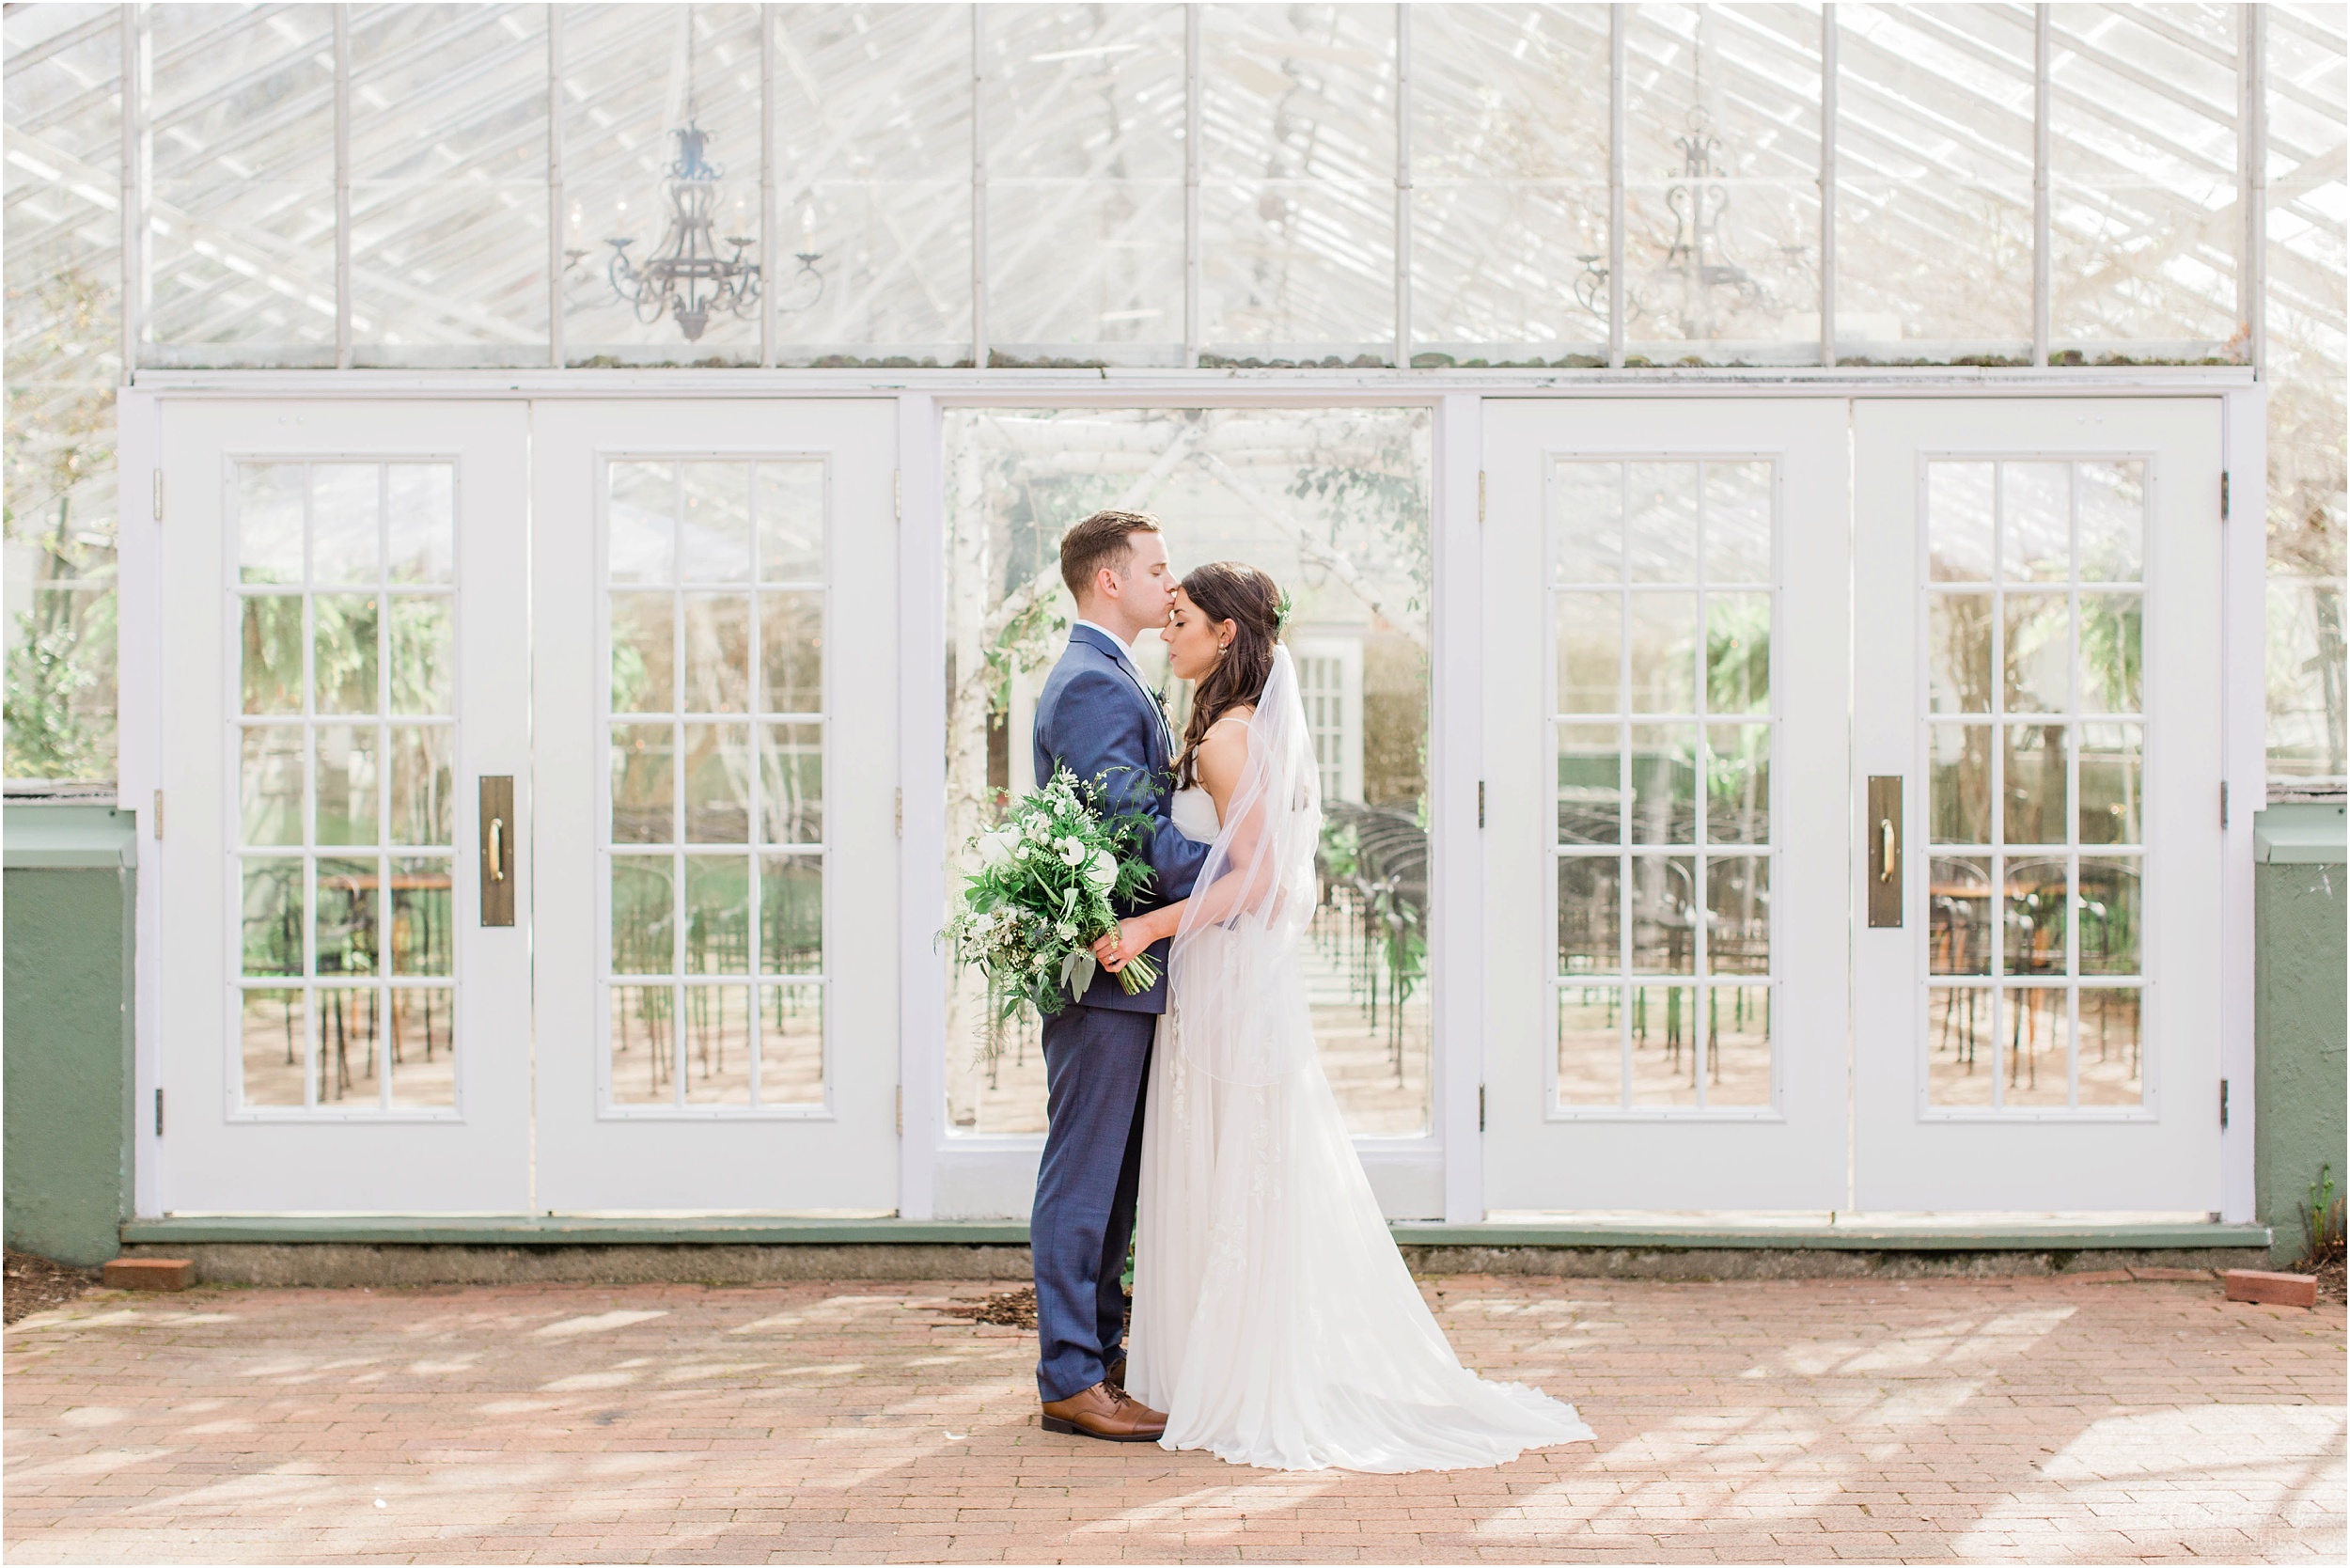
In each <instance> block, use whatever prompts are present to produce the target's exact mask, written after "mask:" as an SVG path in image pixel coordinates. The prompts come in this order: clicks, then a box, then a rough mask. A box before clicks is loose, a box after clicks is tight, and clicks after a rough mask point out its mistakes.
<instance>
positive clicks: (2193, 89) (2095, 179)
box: [2049, 6, 2241, 359]
mask: <svg viewBox="0 0 2350 1568" xmlns="http://www.w3.org/2000/svg"><path fill="white" fill-rule="evenodd" d="M2050 16H2051V18H2052V19H2053V31H2054V34H2055V55H2054V58H2053V59H2052V60H2051V62H2050V65H2049V78H2050V83H2051V95H2052V102H2051V105H2050V109H2049V115H2050V127H2051V134H2052V139H2053V143H2054V149H2053V152H2052V155H2051V156H2052V160H2053V167H2052V168H2051V170H2050V217H2049V222H2050V226H2051V231H2052V232H2051V238H2052V243H2053V249H2054V258H2053V261H2054V267H2055V273H2054V276H2055V278H2056V282H2055V284H2054V288H2053V292H2052V294H2051V297H2050V300H2049V330H2050V333H2051V335H2052V337H2053V339H2054V340H2055V342H2056V343H2058V344H2063V345H2070V346H2074V347H2076V348H2077V349H2079V350H2081V351H2082V352H2084V353H2088V354H2090V355H2091V356H2092V357H2093V356H2095V355H2096V354H2097V353H2100V352H2119V353H2123V354H2124V355H2129V356H2139V355H2144V356H2150V357H2155V358H2164V359H2200V358H2202V357H2205V356H2206V355H2218V354H2222V353H2231V352H2232V351H2230V350H2229V348H2228V344H2229V340H2230V339H2231V338H2233V337H2234V336H2235V333H2236V327H2237V323H2238V315H2237V311H2236V305H2235V253H2236V250H2237V249H2238V245H2239V242H2238V234H2239V232H2240V224H2239V221H2238V219H2237V216H2236V213H2235V211H2234V205H2235V191H2236V144H2235V92H2236V87H2235V20H2234V9H2233V8H2232V7H2227V6H2147V7H2127V8H2123V7H2112V6H2060V7H2057V8H2054V9H2053V10H2052V11H2051V12H2050ZM2233 353H2234V355H2235V356H2236V357H2241V346H2240V345H2238V347H2237V348H2236V349H2235V350H2234V351H2233Z"/></svg>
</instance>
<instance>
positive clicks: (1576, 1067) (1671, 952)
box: [1548, 457, 1778, 1110]
mask: <svg viewBox="0 0 2350 1568" xmlns="http://www.w3.org/2000/svg"><path fill="white" fill-rule="evenodd" d="M1548 510H1549V519H1550V534H1551V551H1550V559H1551V563H1552V568H1551V569H1552V572H1553V577H1554V581H1555V583H1556V585H1557V588H1556V591H1555V592H1554V593H1553V594H1552V595H1551V603H1550V614H1551V646H1552V649H1553V654H1554V656H1553V659H1552V661H1551V666H1552V668H1553V669H1554V671H1555V676H1554V679H1555V681H1556V697H1555V698H1554V700H1553V702H1552V703H1551V707H1552V709H1553V711H1554V713H1556V714H1557V717H1556V718H1555V719H1554V721H1553V723H1554V729H1555V735H1556V744H1557V750H1558V758H1559V778H1558V790H1559V807H1558V819H1559V837H1558V845H1559V848H1558V855H1559V882H1558V887H1559V893H1558V902H1557V905H1556V909H1555V917H1556V919H1557V921H1558V932H1559V969H1558V973H1559V980H1558V1004H1557V1005H1558V1019H1559V1041H1558V1058H1557V1074H1556V1080H1555V1090H1556V1100H1557V1105H1558V1106H1559V1109H1561V1110H1574V1109H1630V1108H1632V1107H1635V1106H1674V1107H1680V1108H1683V1109H1688V1110H1738V1109H1759V1108H1767V1107H1768V1106H1770V1105H1772V1104H1773V1102H1774V1099H1775V1093H1774V1086H1773V1080H1772V1074H1771V1011H1772V1010H1771V1003H1772V986H1771V973H1772V970H1771V871H1770V868H1771V832H1770V823H1771V736H1772V727H1771V723H1770V718H1771V712H1772V704H1771V634H1772V615H1771V602H1772V589H1771V583H1772V557H1773V552H1772V541H1773V537H1774V533H1775V515H1776V512H1777V510H1778V480H1777V464H1776V463H1774V462H1773V461H1772V460H1770V459H1768V458H1744V457H1713V458H1649V459H1639V460H1631V461H1617V460H1604V459H1592V458H1565V459H1561V460H1559V461H1558V462H1557V463H1554V464H1553V465H1552V467H1551V473H1550V494H1549V509H1548Z"/></svg>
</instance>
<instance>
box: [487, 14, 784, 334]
mask: <svg viewBox="0 0 2350 1568" xmlns="http://www.w3.org/2000/svg"><path fill="white" fill-rule="evenodd" d="M759 73H760V60H759V8H758V7H756V6H741V5H690V6H625V5H619V6H579V7H567V8H565V10H564V14H563V99H564V102H563V211H564V255H565V259H566V260H567V262H568V263H569V264H568V265H567V266H566V267H565V269H564V274H563V285H564V287H563V346H564V354H565V357H566V358H567V359H569V360H570V361H571V362H572V363H574V364H578V363H583V362H598V361H609V362H616V363H620V364H647V363H650V364H686V365H697V364H718V365H739V364H744V363H748V364H754V365H755V364H757V363H758V362H759V356H760V351H759V310H758V308H757V306H756V305H755V304H753V303H751V302H750V301H748V300H744V298H743V295H742V294H741V293H740V292H738V293H737V294H736V295H735V296H733V297H734V298H736V299H737V300H741V301H743V305H744V308H741V309H729V308H720V309H715V310H713V311H710V312H709V313H708V314H707V315H702V316H697V317H695V318H692V319H691V323H690V326H689V325H687V324H682V323H681V317H680V315H679V313H677V312H675V311H672V310H670V309H668V308H667V305H668V299H669V295H670V294H671V293H672V292H674V291H675V290H666V289H663V288H660V287H657V286H656V285H654V284H652V283H647V284H645V285H644V286H643V287H642V288H641V290H640V289H639V286H638V285H637V284H635V282H633V281H631V279H630V277H629V275H628V274H629V273H630V272H631V270H632V269H634V270H636V271H638V272H641V271H642V270H643V269H644V268H645V267H646V266H647V265H648V264H649V263H650V262H652V261H653V260H654V259H655V258H656V255H657V254H658V253H661V252H663V251H664V250H665V249H666V248H667V247H669V246H670V245H672V244H673V243H675V241H676V238H677V229H678V227H679V211H680V210H679V208H678V206H677V203H678V202H680V201H684V202H687V203H689V204H691V203H693V202H697V201H699V200H701V199H704V198H705V197H706V198H707V200H708V202H709V211H708V213H707V216H708V220H709V221H708V226H707V227H705V228H701V229H698V230H694V229H692V228H691V227H690V226H688V229H689V232H692V233H695V234H696V235H697V237H698V239H699V242H700V243H701V250H700V252H699V254H700V255H701V256H703V257H705V258H710V259H719V260H727V259H732V258H733V257H734V256H736V255H737V254H738V253H739V254H740V255H741V256H742V257H743V259H745V260H748V261H753V262H756V261H758V260H759V259H760V257H759V247H758V238H759V223H760V210H759V209H760V199H759V187H760V145H759V135H760V103H759V91H760V87H759ZM689 128H692V129H697V130H699V131H700V132H701V133H703V135H704V137H705V138H706V139H705V140H704V141H703V142H702V143H701V145H700V152H701V156H702V158H703V160H704V161H705V162H706V164H707V165H708V166H709V168H710V169H711V170H712V171H713V173H714V174H715V176H716V188H715V189H714V191H710V190H698V189H697V190H687V189H681V187H682V186H684V185H688V184H690V183H694V182H688V181H681V180H676V179H675V178H674V175H673V171H674V170H675V169H676V168H677V167H678V166H679V165H680V164H681V161H682V159H683V158H684V157H685V151H684V143H683V142H682V140H681V134H680V133H682V132H684V131H686V130H688V129H689ZM738 240H739V241H745V242H747V243H744V244H742V245H737V243H736V242H737V241H738ZM519 241H520V236H519V234H518V235H517V242H518V243H519ZM616 242H625V244H620V243H616ZM622 290H627V293H626V297H623V295H622Z"/></svg>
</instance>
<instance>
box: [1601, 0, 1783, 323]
mask: <svg viewBox="0 0 2350 1568" xmlns="http://www.w3.org/2000/svg"><path fill="white" fill-rule="evenodd" d="M1625 54H1626V56H1627V63H1626V68H1625V82H1624V90H1625V133H1626V147H1625V151H1624V180H1625V190H1624V274H1625V275H1624V295H1625V301H1626V305H1625V312H1626V318H1627V321H1626V332H1625V335H1626V337H1627V338H1628V339H1629V340H1630V352H1631V353H1633V354H1634V355H1646V356H1651V357H1655V358H1659V359H1677V358H1680V357H1682V355H1683V354H1684V353H1685V352H1686V351H1685V350H1684V349H1683V348H1682V347H1681V345H1683V344H1684V343H1694V342H1707V341H1711V342H1713V343H1715V344H1716V347H1715V348H1713V349H1711V350H1710V351H1708V352H1707V354H1706V357H1709V358H1711V359H1715V360H1730V361H1745V360H1770V359H1776V358H1785V357H1789V351H1790V350H1792V351H1793V352H1794V354H1795V355H1796V356H1800V355H1801V354H1802V353H1804V352H1805V350H1806V348H1807V346H1808V345H1811V344H1816V343H1817V342H1818V340H1819V292H1820V284H1819V260H1820V196H1819V173H1820V13H1819V11H1818V9H1817V8H1810V7H1803V6H1783V5H1763V6H1681V5H1644V6H1639V7H1637V8H1634V9H1633V11H1632V13H1631V19H1630V22H1629V24H1628V26H1627V39H1626V47H1625Z"/></svg>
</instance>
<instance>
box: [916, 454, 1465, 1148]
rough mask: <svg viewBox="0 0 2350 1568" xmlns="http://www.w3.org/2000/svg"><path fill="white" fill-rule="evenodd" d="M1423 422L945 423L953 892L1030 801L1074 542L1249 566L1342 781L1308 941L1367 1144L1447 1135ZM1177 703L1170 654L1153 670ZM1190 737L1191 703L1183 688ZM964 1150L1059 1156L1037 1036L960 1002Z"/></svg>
mask: <svg viewBox="0 0 2350 1568" xmlns="http://www.w3.org/2000/svg"><path fill="white" fill-rule="evenodd" d="M1430 425H1431V417H1430V414H1429V412H1428V411H1427V410H1425V409H1370V408H1352V409H1274V408H1253V409H1240V408H1234V409H1075V410H1071V409H1064V410H1043V409H958V410H950V411H949V412H948V415H947V416H946V443H945V451H946V513H947V541H948V574H947V583H946V593H945V603H946V616H947V626H946V648H947V671H946V677H947V687H948V733H947V759H948V764H947V802H948V821H947V835H946V839H947V843H948V851H949V854H950V855H954V856H957V857H958V858H956V859H955V860H954V861H952V862H951V863H950V864H949V866H948V879H947V885H948V889H949V892H950V894H951V892H952V890H953V889H955V888H956V887H958V886H960V879H961V873H962V871H963V870H964V869H965V868H964V866H963V864H962V862H961V860H960V858H959V856H960V855H961V846H962V845H963V844H964V843H965V842H967V841H968V840H969V839H970V838H971V837H972V835H974V834H975V833H977V832H978V831H979V828H980V827H982V826H984V825H985V824H987V823H990V822H992V821H994V820H995V814H996V813H998V812H999V811H1000V810H1001V809H1002V808H1003V806H1004V804H1005V803H1006V802H1007V801H1008V800H1009V799H1011V797H1012V796H1014V795H1016V794H1018V793H1020V792H1024V791H1026V790H1027V789H1030V788H1032V787H1033V785H1034V782H1035V781H1034V780H1033V779H1032V778H1031V777H1030V776H1029V773H1030V769H1031V767H1032V763H1031V760H1030V732H1031V729H1032V725H1033V716H1034V705H1035V700H1036V695H1037V693H1038V691H1039V690H1040V689H1041V688H1042V685H1043V682H1044V678H1045V675H1046V674H1047V673H1048V672H1049V670H1050V669H1051V667H1052V664H1053V662H1054V661H1055V660H1056V659H1058V657H1059V656H1060V652H1061V650H1062V648H1063V647H1064V646H1065V645H1066V643H1067V640H1068V629H1069V626H1070V623H1071V621H1072V620H1073V618H1074V615H1075V610H1074V607H1073V605H1072V604H1071V603H1070V600H1069V596H1068V592H1067V589H1066V588H1064V587H1063V586H1062V584H1061V581H1060V572H1059V545H1060V536H1061V534H1062V533H1063V532H1064V531H1065V530H1066V529H1067V528H1068V527H1069V526H1070V525H1072V524H1073V523H1075V522H1077V521H1078V520H1079V519H1081V518H1083V517H1085V516H1087V515H1088V514H1089V513H1090V512H1093V511H1095V510H1099V509H1102V508H1105V507H1120V508H1125V509H1129V510H1145V511H1149V512H1152V514H1154V515H1155V516H1157V517H1158V518H1159V520H1160V522H1161V523H1162V524H1163V525H1164V526H1165V528H1166V531H1167V532H1166V537H1167V552H1168V555H1169V557H1170V558H1171V560H1172V562H1173V565H1174V568H1175V570H1176V571H1177V572H1179V573H1180V572H1183V571H1185V570H1188V569H1189V568H1191V567H1193V566H1197V565H1199V564H1200V563H1202V562H1205V561H1210V560H1219V559H1231V560H1243V561H1247V562H1249V563H1250V564H1252V565H1255V566H1258V567H1261V568H1262V569H1263V570H1264V571H1266V572H1270V573H1271V574H1272V576H1273V577H1274V579H1275V580H1276V581H1277V582H1278V583H1280V584H1281V586H1282V587H1283V588H1286V589H1288V591H1289V592H1290V594H1291V597H1292V598H1293V601H1294V603H1295V605H1296V610H1295V613H1294V615H1293V619H1291V621H1290V624H1289V628H1288V631H1287V633H1286V640H1287V641H1288V643H1289V645H1290V647H1291V650H1292V654H1293V657H1294V658H1295V659H1296V660H1297V663H1298V668H1299V675H1300V683H1301V686H1302V687H1303V688H1304V693H1305V695H1306V697H1307V698H1308V705H1309V713H1308V720H1309V722H1310V724H1311V725H1312V727H1313V731H1314V737H1315V745H1316V750H1317V754H1318V756H1319V757H1320V758H1321V759H1322V763H1323V768H1322V772H1323V784H1324V818H1325V828H1324V839H1323V847H1322V855H1321V873H1322V888H1323V902H1322V905H1321V907H1320V908H1319V910H1318V911H1317V912H1316V915H1315V918H1314V922H1313V925H1312V928H1311V931H1310V933H1309V934H1308V940H1307V968H1308V986H1309V990H1310V996H1311V1002H1312V1006H1313V1018H1314V1030H1315V1036H1316V1040H1317V1043H1319V1045H1320V1048H1321V1054H1322V1060H1323V1065H1324V1069H1325V1070H1326V1071H1327V1072H1328V1074H1329V1076H1330V1082H1331V1086H1332V1088H1333V1089H1334V1090H1336V1092H1337V1094H1338V1097H1339V1102H1340V1105H1341V1106H1342V1107H1343V1109H1344V1111H1345V1113H1346V1118H1347V1124H1348V1126H1349V1127H1350V1128H1351V1129H1352V1130H1353V1131H1354V1132H1355V1133H1356V1134H1357V1135H1358V1136H1371V1137H1418V1136H1420V1135H1423V1134H1425V1133H1426V1132H1427V1130H1428V1127H1429V1120H1430V1114H1431V1105H1432V1089H1431V1082H1430V1071H1431V1063H1432V1054H1433V1053H1432V1030H1431V1027H1430V1017H1431V1011H1430V996H1431V990H1432V985H1431V980H1430V966H1429V956H1428V955H1429V948H1428V943H1429V934H1430V931H1431V922H1432V919H1433V912H1432V910H1431V909H1430V905H1429V886H1430V883H1429V875H1428V864H1429V836H1428V757H1427V740H1428V729H1429V671H1430V616H1429V604H1430V597H1429V588H1430V580H1431V567H1430V561H1431V553H1430V544H1429V526H1430V495H1431V462H1432V460H1431V447H1430ZM1135 658H1136V664H1137V665H1138V666H1140V668H1141V669H1142V670H1143V672H1144V675H1145V677H1146V679H1149V680H1152V681H1153V682H1160V681H1162V677H1163V675H1164V670H1165V654H1164V650H1163V648H1162V646H1161V645H1160V644H1159V642H1158V641H1157V639H1156V638H1155V637H1154V636H1152V635H1151V634H1148V633H1146V634H1145V635H1143V637H1142V638H1141V639H1140V641H1139V642H1138V643H1137V645H1136V649H1135ZM1163 689H1164V690H1165V691H1166V696H1167V708H1168V712H1169V715H1170V717H1171V719H1172V722H1173V724H1174V727H1175V729H1176V731H1177V733H1178V734H1179V735H1180V734H1181V732H1182V729H1183V722H1184V719H1185V716H1186V715H1187V713H1188V712H1189V691H1188V688H1187V685H1186V683H1184V682H1172V683H1171V684H1165V685H1164V687H1163ZM948 985H949V993H948V1031H947V1040H946V1068H947V1073H946V1085H947V1110H948V1115H947V1122H948V1132H949V1135H950V1137H952V1136H956V1135H961V1136H964V1137H986V1136H988V1135H1013V1136H1022V1137H1026V1136H1032V1135H1042V1132H1043V1131H1044V1065H1043V1057H1042V1052H1041V1050H1040V1049H1039V1046H1038V1022H1037V1020H1036V1019H1035V1017H1034V1016H1033V1015H1032V1014H1030V1013H1027V1012H1026V1011H1024V1012H1023V1013H1022V1014H1021V1015H1020V1016H1019V1017H1017V1018H1016V1019H1015V1020H1014V1022H1013V1023H1012V1025H1011V1026H1010V1027H1005V1028H1001V1029H995V1028H991V1027H988V1026H987V1019H988V1017H989V1010H988V1007H987V998H986V996H985V994H984V991H983V989H982V987H981V986H980V985H979V982H978V981H977V980H975V979H974V978H973V977H972V976H971V975H970V974H968V973H967V972H965V973H959V974H955V975H952V976H950V977H949V979H948Z"/></svg>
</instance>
